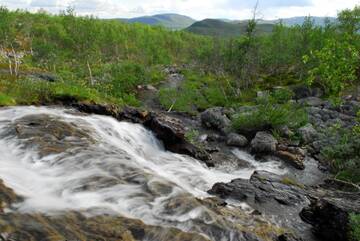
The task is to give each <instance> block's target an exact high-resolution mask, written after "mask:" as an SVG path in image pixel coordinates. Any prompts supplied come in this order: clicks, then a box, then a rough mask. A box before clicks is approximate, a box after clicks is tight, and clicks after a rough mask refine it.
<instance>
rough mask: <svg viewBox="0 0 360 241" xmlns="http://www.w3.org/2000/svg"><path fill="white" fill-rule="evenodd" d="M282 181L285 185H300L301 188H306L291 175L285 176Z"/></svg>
mask: <svg viewBox="0 0 360 241" xmlns="http://www.w3.org/2000/svg"><path fill="white" fill-rule="evenodd" d="M281 183H283V184H285V185H288V186H295V187H299V188H302V189H303V188H305V186H304V185H302V184H300V183H298V182H297V181H296V180H294V179H292V178H290V177H284V178H283V179H282V180H281Z"/></svg>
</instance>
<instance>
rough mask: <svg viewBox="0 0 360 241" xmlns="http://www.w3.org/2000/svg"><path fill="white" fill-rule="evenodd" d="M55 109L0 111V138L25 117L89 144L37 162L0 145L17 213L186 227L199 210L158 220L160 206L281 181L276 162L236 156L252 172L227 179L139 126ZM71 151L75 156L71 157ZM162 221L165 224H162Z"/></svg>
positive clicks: (6, 143)
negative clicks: (41, 119)
mask: <svg viewBox="0 0 360 241" xmlns="http://www.w3.org/2000/svg"><path fill="white" fill-rule="evenodd" d="M72 112H73V113H71V111H69V110H65V109H61V108H58V109H57V108H45V107H15V108H8V109H1V110H0V134H1V133H2V132H3V131H5V130H6V129H7V128H9V124H11V123H12V122H14V121H15V120H16V119H19V118H21V117H24V116H26V115H33V114H47V115H50V116H53V117H56V119H58V120H61V121H63V122H68V123H73V124H74V125H76V126H77V127H78V128H81V129H85V130H87V131H88V132H89V134H90V135H91V136H92V137H93V138H94V139H96V142H95V144H92V145H91V146H90V147H88V148H82V149H79V147H76V146H74V147H73V151H67V152H65V153H61V154H57V155H49V156H45V157H42V158H40V157H39V155H38V153H37V151H36V149H35V148H31V149H24V146H23V145H22V143H21V140H18V139H17V138H16V137H11V138H5V139H1V140H0V153H1V155H0V178H1V179H3V180H4V182H5V184H6V185H7V186H9V187H11V188H13V189H14V190H15V192H16V193H18V194H20V195H22V196H24V197H25V198H26V199H25V201H24V202H23V203H21V204H19V205H18V210H19V211H21V212H35V211H40V212H53V211H61V210H69V209H72V210H89V209H93V210H96V212H101V213H105V212H115V213H119V214H122V215H126V216H128V217H135V218H139V219H142V220H143V221H144V222H146V223H149V224H162V223H164V222H165V223H166V222H173V221H174V220H175V221H177V222H185V221H187V220H191V219H194V218H196V217H198V216H199V215H201V207H200V208H195V209H193V210H190V211H188V212H184V213H181V214H179V215H178V216H173V215H172V216H169V217H165V216H164V209H166V204H167V202H169V200H171V199H172V198H175V197H178V196H181V195H190V196H195V197H199V198H202V197H207V196H208V194H207V193H206V191H207V190H209V189H210V188H211V187H212V185H213V184H215V183H216V182H229V181H231V180H232V179H235V178H249V177H250V175H251V174H252V173H253V171H254V170H256V169H258V170H267V171H270V172H274V173H279V174H281V173H284V171H285V170H284V169H282V168H281V167H280V163H278V162H275V161H273V162H266V163H258V162H256V161H255V159H254V158H253V157H252V156H251V155H249V154H247V153H245V152H242V151H240V150H237V149H235V150H234V152H233V153H234V154H235V155H236V156H238V157H239V158H240V159H242V160H246V161H248V162H249V163H250V164H251V165H252V166H253V168H247V169H234V170H232V171H231V172H229V171H224V170H221V169H209V168H208V167H207V166H206V165H204V164H203V163H201V162H199V161H197V160H195V159H193V158H190V157H188V156H183V155H178V154H174V153H171V152H168V151H165V150H164V148H163V146H162V144H161V143H160V142H159V141H158V140H157V139H156V138H155V137H154V135H153V134H152V133H151V132H150V131H148V130H147V129H145V128H144V127H142V126H141V125H138V124H131V123H127V122H118V121H116V120H115V119H113V118H111V117H105V116H98V115H80V114H76V113H75V112H74V111H72ZM76 148H77V149H76ZM166 219H168V220H166Z"/></svg>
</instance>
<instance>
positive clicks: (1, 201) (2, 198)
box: [0, 179, 23, 231]
mask: <svg viewBox="0 0 360 241" xmlns="http://www.w3.org/2000/svg"><path fill="white" fill-rule="evenodd" d="M21 201H23V198H22V197H20V196H19V195H17V194H16V193H15V192H14V191H13V190H12V189H10V188H8V187H7V186H5V184H4V182H3V181H2V180H1V179H0V214H1V213H3V212H4V209H5V208H9V207H10V206H11V205H12V204H13V203H18V202H21ZM0 231H1V230H0Z"/></svg>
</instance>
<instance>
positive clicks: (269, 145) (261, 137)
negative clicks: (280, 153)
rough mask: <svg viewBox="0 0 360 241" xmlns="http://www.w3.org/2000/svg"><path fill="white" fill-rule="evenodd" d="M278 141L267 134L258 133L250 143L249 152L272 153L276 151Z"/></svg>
mask: <svg viewBox="0 0 360 241" xmlns="http://www.w3.org/2000/svg"><path fill="white" fill-rule="evenodd" d="M277 144H278V141H277V140H276V139H275V138H274V137H273V136H272V135H271V134H269V133H267V132H263V131H261V132H258V133H257V134H256V136H255V138H254V139H253V140H252V141H251V151H252V152H253V153H265V154H266V153H273V152H275V151H276V145H277Z"/></svg>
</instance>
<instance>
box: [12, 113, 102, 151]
mask: <svg viewBox="0 0 360 241" xmlns="http://www.w3.org/2000/svg"><path fill="white" fill-rule="evenodd" d="M11 127H12V128H10V129H9V131H8V132H7V134H5V135H16V136H17V137H18V138H19V139H20V140H22V142H23V143H24V144H25V145H27V146H29V147H34V146H36V147H37V149H38V151H39V154H40V156H46V155H49V154H59V153H62V152H66V151H67V150H68V149H72V148H73V147H74V146H76V147H77V148H87V147H89V146H90V145H91V144H93V143H94V142H95V140H94V139H93V138H92V137H91V136H90V135H89V134H88V133H90V131H89V130H87V129H86V128H85V127H79V126H76V125H75V124H72V123H68V122H65V121H62V120H59V119H58V118H54V117H52V116H50V115H46V114H39V115H28V116H24V117H22V118H21V119H18V120H16V121H15V122H14V123H12V124H11Z"/></svg>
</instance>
